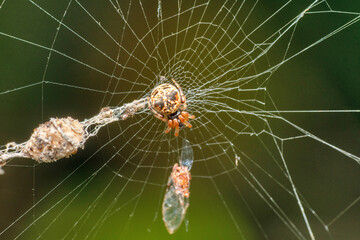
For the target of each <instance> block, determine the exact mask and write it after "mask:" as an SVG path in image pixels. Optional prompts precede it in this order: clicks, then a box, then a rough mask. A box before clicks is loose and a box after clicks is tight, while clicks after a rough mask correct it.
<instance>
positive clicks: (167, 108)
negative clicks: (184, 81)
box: [148, 79, 195, 137]
mask: <svg viewBox="0 0 360 240" xmlns="http://www.w3.org/2000/svg"><path fill="white" fill-rule="evenodd" d="M172 81H173V82H174V84H175V86H176V87H175V86H174V85H172V84H168V83H164V84H161V85H159V86H157V87H156V88H155V89H154V90H153V91H152V93H151V96H150V99H149V98H148V101H149V108H150V110H151V111H152V112H153V113H154V116H155V117H157V118H158V119H160V120H162V121H164V122H165V123H167V125H168V126H167V128H166V130H165V132H164V133H168V132H170V130H171V129H175V136H176V137H177V136H179V131H180V129H181V128H182V127H184V126H186V127H188V128H191V127H192V125H191V124H190V123H189V122H188V121H189V119H194V118H195V116H194V115H190V114H189V113H188V112H186V111H185V109H186V107H187V106H186V97H185V95H184V94H183V92H182V90H181V88H180V86H179V84H177V82H176V81H175V80H174V79H172Z"/></svg>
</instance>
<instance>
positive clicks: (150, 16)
mask: <svg viewBox="0 0 360 240" xmlns="http://www.w3.org/2000/svg"><path fill="white" fill-rule="evenodd" d="M359 19H360V6H359V5H357V2H356V1H352V2H351V1H350V2H349V1H347V2H346V3H344V2H342V1H301V3H299V2H293V1H275V3H274V2H269V1H268V2H265V1H233V0H229V1H215V0H209V1H203V0H200V1H180V0H179V1H171V2H170V1H161V0H158V1H143V0H142V1H139V0H130V1H117V0H109V1H80V0H70V1H32V0H27V1H25V0H23V1H19V0H16V1H15V0H14V1H9V0H7V1H5V0H4V1H2V2H0V47H1V48H0V49H1V57H0V61H1V62H0V77H1V81H0V99H1V100H0V101H1V102H2V104H1V106H0V108H1V116H2V117H1V119H0V123H1V124H0V128H1V133H2V134H1V136H0V139H1V143H3V144H5V143H7V142H10V141H17V142H23V141H26V140H27V139H28V138H29V136H30V134H31V129H34V128H35V127H36V126H37V125H38V124H40V123H42V122H44V121H46V120H47V119H49V118H50V117H64V116H72V117H74V118H77V119H80V120H82V119H84V118H90V117H91V116H93V115H95V114H97V113H98V112H99V110H100V109H101V108H102V107H104V106H121V105H123V104H125V103H128V102H131V101H133V100H135V99H141V98H144V97H146V96H149V94H150V92H151V90H152V89H153V88H154V87H155V86H157V85H158V84H161V83H163V80H162V78H160V76H165V78H166V79H167V80H166V81H168V82H169V83H171V82H170V80H171V78H174V79H175V80H176V81H177V82H178V83H179V85H180V86H181V87H182V88H183V90H184V93H185V94H186V97H187V103H188V112H189V113H191V114H194V115H195V116H196V119H195V120H192V121H191V123H192V125H193V128H192V129H183V130H181V131H180V136H179V137H178V138H175V137H174V136H173V132H171V133H169V134H163V131H164V129H165V125H164V123H163V122H161V121H159V120H157V119H156V118H154V117H153V116H152V115H151V113H150V111H149V110H148V109H144V110H143V111H141V112H140V113H137V114H136V115H135V116H134V117H133V118H131V119H127V120H125V121H120V122H118V123H112V124H111V125H109V126H108V127H106V128H104V129H102V130H101V131H100V132H99V134H98V136H96V137H95V138H93V139H91V140H90V141H89V142H87V143H86V145H85V149H84V150H82V151H80V152H79V153H77V154H76V155H74V156H72V157H71V158H69V159H64V160H61V161H58V162H56V163H52V164H36V163H32V162H31V161H30V160H26V159H14V160H12V161H11V162H10V163H9V164H8V165H6V166H5V167H4V170H5V172H6V173H5V175H4V176H1V181H0V182H1V188H0V189H1V196H2V197H1V213H2V214H1V216H2V217H1V219H0V225H1V233H0V236H1V237H2V238H4V239H119V238H125V239H137V238H140V237H142V238H144V237H145V238H147V239H151V238H154V239H161V238H168V233H167V232H166V230H165V227H164V225H163V223H162V219H161V203H162V200H163V196H164V193H165V189H166V183H167V179H168V176H169V174H170V172H171V169H172V167H173V165H174V164H175V163H176V162H178V160H179V156H180V151H181V142H182V139H183V138H186V139H188V140H189V141H190V143H191V145H192V147H193V149H194V155H195V159H194V165H193V168H192V170H191V173H192V181H191V189H190V192H191V193H190V208H189V210H188V214H187V216H186V218H187V220H186V221H185V223H184V224H183V226H182V227H181V228H180V230H179V231H178V232H177V233H175V235H174V237H175V238H183V237H186V238H190V239H195V238H197V239H199V238H201V239H202V238H210V239H232V238H236V239H357V238H358V236H360V232H359V229H358V226H357V225H356V223H358V222H359V216H360V212H359V209H360V208H359V202H360V200H359V199H360V192H359V189H360V188H359V182H360V181H359V180H360V179H359V178H360V174H359V163H360V159H359V157H358V156H360V151H359V147H358V146H359V144H360V141H359V137H358V133H359V130H360V123H359V115H358V114H359V112H360V110H359V104H360V102H359V98H358V91H357V90H359V89H358V85H359V84H358V83H357V82H356V81H357V80H358V79H359V72H358V70H356V69H358V66H359V65H358V63H359V61H358V57H357V56H358V54H359V47H358V41H359V33H358V31H356V30H357V29H358V21H359ZM354 69H355V70H354Z"/></svg>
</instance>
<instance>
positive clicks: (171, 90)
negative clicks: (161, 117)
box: [150, 84, 181, 115]
mask: <svg viewBox="0 0 360 240" xmlns="http://www.w3.org/2000/svg"><path fill="white" fill-rule="evenodd" d="M150 102H151V104H152V107H153V108H154V109H155V110H156V111H158V112H159V113H162V114H165V115H169V114H172V113H174V112H176V111H177V110H178V109H179V107H180V104H181V99H180V94H179V90H178V89H177V88H176V87H175V86H173V85H171V84H161V85H159V86H158V87H156V88H155V89H154V90H153V91H152V93H151V97H150Z"/></svg>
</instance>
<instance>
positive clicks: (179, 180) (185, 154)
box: [162, 139, 194, 234]
mask: <svg viewBox="0 0 360 240" xmlns="http://www.w3.org/2000/svg"><path fill="white" fill-rule="evenodd" d="M193 161H194V154H193V150H192V148H191V146H190V144H189V141H188V140H186V139H184V140H183V147H182V151H181V159H180V165H179V164H177V163H175V165H174V167H173V169H172V172H171V174H170V177H169V180H168V185H167V189H166V192H165V196H164V201H163V205H162V215H163V221H164V223H165V227H166V229H167V230H168V232H169V233H170V234H173V233H174V232H175V231H176V230H177V229H178V228H179V227H180V225H181V223H182V222H183V220H184V218H185V214H186V210H187V209H188V207H189V197H190V191H189V189H190V180H191V174H190V169H191V167H192V164H193Z"/></svg>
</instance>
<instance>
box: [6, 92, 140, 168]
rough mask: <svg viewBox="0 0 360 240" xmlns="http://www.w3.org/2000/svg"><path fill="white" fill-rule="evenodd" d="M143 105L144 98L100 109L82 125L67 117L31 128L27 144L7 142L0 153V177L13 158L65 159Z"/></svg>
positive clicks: (46, 160)
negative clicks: (110, 125)
mask: <svg viewBox="0 0 360 240" xmlns="http://www.w3.org/2000/svg"><path fill="white" fill-rule="evenodd" d="M146 104H147V101H146V98H144V99H140V100H135V101H133V102H131V103H127V104H124V105H123V106H121V107H115V108H110V107H104V108H102V109H101V111H100V113H99V114H97V115H95V116H94V117H92V118H90V119H85V120H84V121H82V122H80V121H79V120H77V119H73V118H71V117H65V118H51V119H50V120H49V121H47V122H45V123H43V124H40V125H39V127H37V128H35V129H34V132H33V134H32V135H31V137H30V139H29V140H28V141H26V142H23V143H19V144H18V143H15V142H10V143H8V144H6V145H5V147H4V149H2V150H0V175H1V174H4V170H3V169H2V168H1V166H4V165H5V164H6V163H7V162H8V161H10V160H11V159H13V158H31V159H33V160H35V161H37V162H39V163H51V162H55V161H57V160H59V159H62V158H68V157H70V156H71V155H73V154H75V153H76V152H77V151H78V149H80V148H84V145H85V142H86V141H87V139H89V138H90V137H91V136H95V135H96V134H97V133H98V131H99V130H100V128H101V127H103V126H105V125H107V124H110V123H112V122H115V121H119V120H126V119H128V118H129V117H132V116H134V115H135V114H136V112H137V111H138V110H140V109H142V108H145V107H146Z"/></svg>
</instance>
